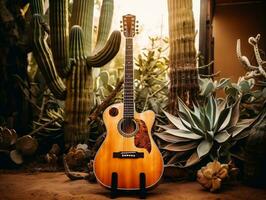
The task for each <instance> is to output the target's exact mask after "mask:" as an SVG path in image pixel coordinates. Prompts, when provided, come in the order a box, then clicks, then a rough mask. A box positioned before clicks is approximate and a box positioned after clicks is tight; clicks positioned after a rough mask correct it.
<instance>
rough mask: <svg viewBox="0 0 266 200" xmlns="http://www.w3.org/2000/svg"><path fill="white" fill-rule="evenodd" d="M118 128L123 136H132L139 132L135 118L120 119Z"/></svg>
mask: <svg viewBox="0 0 266 200" xmlns="http://www.w3.org/2000/svg"><path fill="white" fill-rule="evenodd" d="M118 130H119V131H120V133H121V134H122V135H123V136H125V137H132V136H134V135H135V134H136V133H137V132H138V130H139V128H138V124H137V123H136V121H135V120H134V119H130V118H125V119H121V120H120V122H119V124H118Z"/></svg>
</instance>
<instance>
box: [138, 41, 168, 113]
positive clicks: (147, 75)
mask: <svg viewBox="0 0 266 200" xmlns="http://www.w3.org/2000/svg"><path fill="white" fill-rule="evenodd" d="M149 40H150V45H149V47H147V48H145V49H143V51H142V52H141V53H140V54H139V55H138V56H137V57H136V58H135V64H136V67H135V70H134V78H135V105H136V110H137V111H138V112H142V111H145V110H148V109H152V110H153V111H154V112H155V113H160V112H161V109H160V108H164V107H166V106H167V98H168V97H167V90H168V85H169V81H168V77H167V73H168V62H169V60H168V58H167V55H166V53H167V49H168V39H167V38H159V37H149Z"/></svg>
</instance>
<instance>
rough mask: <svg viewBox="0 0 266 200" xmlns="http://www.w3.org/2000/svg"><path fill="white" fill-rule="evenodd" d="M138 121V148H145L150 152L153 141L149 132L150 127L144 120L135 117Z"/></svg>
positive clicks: (136, 139) (135, 141) (135, 140)
mask: <svg viewBox="0 0 266 200" xmlns="http://www.w3.org/2000/svg"><path fill="white" fill-rule="evenodd" d="M135 120H136V122H137V123H138V126H139V130H138V132H137V133H136V135H135V136H134V143H135V146H136V147H138V148H144V149H146V150H147V151H148V152H149V153H150V152H151V141H150V137H149V134H148V128H147V126H146V124H145V122H144V121H143V120H140V119H135Z"/></svg>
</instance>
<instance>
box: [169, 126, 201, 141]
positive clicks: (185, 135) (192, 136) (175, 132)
mask: <svg viewBox="0 0 266 200" xmlns="http://www.w3.org/2000/svg"><path fill="white" fill-rule="evenodd" d="M165 132H166V133H169V134H171V135H173V136H177V137H182V138H187V139H191V140H198V139H201V138H202V136H200V135H197V134H195V133H191V132H189V131H183V130H178V129H167V130H165Z"/></svg>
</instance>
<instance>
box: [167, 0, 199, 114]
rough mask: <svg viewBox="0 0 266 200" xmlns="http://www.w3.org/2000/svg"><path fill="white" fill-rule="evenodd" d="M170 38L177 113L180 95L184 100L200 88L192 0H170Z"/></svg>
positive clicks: (173, 109)
mask: <svg viewBox="0 0 266 200" xmlns="http://www.w3.org/2000/svg"><path fill="white" fill-rule="evenodd" d="M168 12H169V40H170V42H169V43H170V53H169V65H170V98H169V108H170V110H169V111H170V112H171V113H173V114H176V113H175V112H176V108H177V96H179V97H180V98H181V99H182V100H183V101H184V102H190V103H191V101H192V100H193V99H194V98H195V97H196V94H197V90H198V83H197V77H198V73H197V69H196V50H195V22H194V17H193V11H192V0H178V1H176V0H168Z"/></svg>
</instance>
